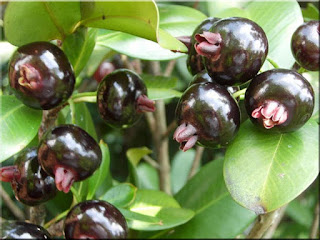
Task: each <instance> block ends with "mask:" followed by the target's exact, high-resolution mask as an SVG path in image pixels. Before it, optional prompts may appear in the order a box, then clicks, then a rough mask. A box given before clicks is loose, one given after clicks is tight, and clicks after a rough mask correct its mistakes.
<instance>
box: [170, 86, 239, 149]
mask: <svg viewBox="0 0 320 240" xmlns="http://www.w3.org/2000/svg"><path fill="white" fill-rule="evenodd" d="M176 118H177V122H178V125H179V126H178V128H177V129H176V131H175V132H174V135H173V138H174V139H175V140H176V141H177V142H179V143H180V149H182V150H183V151H187V150H188V149H190V148H191V147H193V146H194V145H195V144H196V143H199V144H200V145H202V146H205V147H221V146H226V145H227V144H228V143H230V141H231V140H232V139H233V137H234V136H235V134H236V133H237V131H238V129H239V126H240V110H239V106H238V104H237V102H236V101H235V99H234V98H233V97H232V96H231V95H230V93H229V92H228V91H227V89H226V88H225V87H223V86H221V85H219V84H216V83H200V84H193V85H192V86H190V87H189V88H188V89H187V90H186V91H185V92H184V93H183V95H182V96H181V98H180V101H179V103H178V105H177V109H176Z"/></svg>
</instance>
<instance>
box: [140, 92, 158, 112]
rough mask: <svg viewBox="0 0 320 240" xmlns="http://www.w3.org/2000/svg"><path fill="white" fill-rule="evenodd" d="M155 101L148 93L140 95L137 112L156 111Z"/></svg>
mask: <svg viewBox="0 0 320 240" xmlns="http://www.w3.org/2000/svg"><path fill="white" fill-rule="evenodd" d="M154 104H155V102H154V101H153V100H150V99H149V98H148V97H147V96H146V95H140V96H139V97H138V98H137V112H139V113H144V112H154V111H155V106H154Z"/></svg>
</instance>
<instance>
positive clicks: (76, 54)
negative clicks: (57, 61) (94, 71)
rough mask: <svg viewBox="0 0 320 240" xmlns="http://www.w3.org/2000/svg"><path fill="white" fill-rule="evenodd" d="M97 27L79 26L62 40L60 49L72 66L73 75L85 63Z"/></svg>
mask: <svg viewBox="0 0 320 240" xmlns="http://www.w3.org/2000/svg"><path fill="white" fill-rule="evenodd" d="M96 34H97V29H92V28H91V29H89V30H88V29H86V28H79V29H78V30H77V31H76V32H75V33H74V34H71V35H69V36H68V37H66V39H65V40H64V41H63V45H62V49H63V51H64V52H65V53H66V55H67V57H68V59H69V61H70V63H71V64H72V66H73V70H74V74H75V76H78V75H79V74H80V72H81V70H82V69H83V68H84V67H85V65H86V64H87V62H88V60H89V58H90V56H91V53H92V51H93V49H94V46H95V43H96V42H95V39H96Z"/></svg>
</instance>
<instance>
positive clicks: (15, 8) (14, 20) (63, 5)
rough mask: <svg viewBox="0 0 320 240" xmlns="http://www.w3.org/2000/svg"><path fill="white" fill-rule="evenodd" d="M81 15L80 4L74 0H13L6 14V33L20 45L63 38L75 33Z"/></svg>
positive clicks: (14, 43) (9, 39)
mask: <svg viewBox="0 0 320 240" xmlns="http://www.w3.org/2000/svg"><path fill="white" fill-rule="evenodd" d="M80 18H81V16H80V3H79V2H75V1H73V2H54V1H49V2H46V1H41V2H36V1H32V2H21V1H19V2H15V1H10V2H9V4H8V6H7V8H6V11H5V16H4V31H5V36H6V38H7V39H8V41H9V42H10V43H11V44H13V45H17V46H21V45H24V44H27V43H30V42H35V41H49V40H53V39H61V40H62V39H64V38H65V37H66V36H67V35H69V34H71V33H72V32H73V30H74V27H75V26H76V24H77V23H78V22H79V21H80Z"/></svg>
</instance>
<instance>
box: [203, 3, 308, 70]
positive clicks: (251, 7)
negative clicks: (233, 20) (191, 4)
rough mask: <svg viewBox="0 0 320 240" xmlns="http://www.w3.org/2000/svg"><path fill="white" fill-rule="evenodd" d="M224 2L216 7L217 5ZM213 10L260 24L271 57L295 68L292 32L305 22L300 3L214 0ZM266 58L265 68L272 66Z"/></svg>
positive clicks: (210, 6)
mask: <svg viewBox="0 0 320 240" xmlns="http://www.w3.org/2000/svg"><path fill="white" fill-rule="evenodd" d="M217 5H218V6H220V9H219V8H218V9H217V10H216V8H215V7H216V6H217ZM209 12H210V13H211V16H215V17H234V16H239V17H246V18H249V19H251V20H253V21H254V22H256V23H257V24H259V25H260V26H261V27H262V28H263V30H264V31H265V33H266V35H267V38H268V42H269V55H268V56H269V57H270V58H272V59H273V60H274V61H275V62H276V63H277V64H278V65H279V66H280V67H282V68H291V67H292V65H293V64H294V62H295V60H294V58H293V56H292V53H291V49H290V46H291V36H292V34H293V32H294V31H295V30H296V29H297V28H298V27H299V26H300V25H301V24H302V23H303V18H302V13H301V9H300V6H299V4H298V2H297V1H295V0H288V1H231V2H229V4H225V1H223V0H220V1H214V2H211V5H210V3H209ZM268 65H269V64H268V63H267V61H266V63H265V66H264V68H267V69H269V68H270V67H268Z"/></svg>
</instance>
